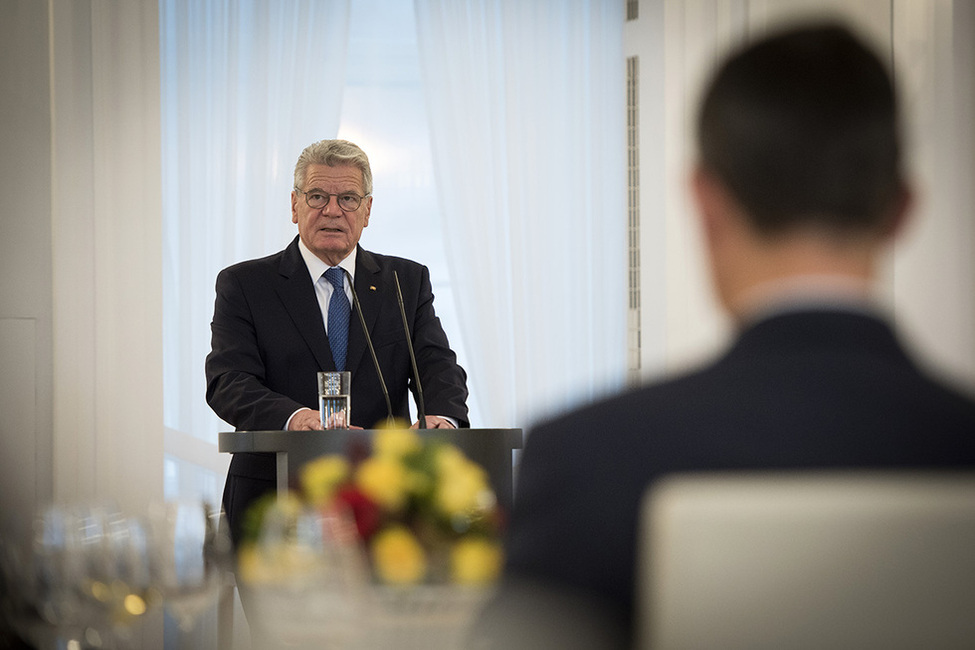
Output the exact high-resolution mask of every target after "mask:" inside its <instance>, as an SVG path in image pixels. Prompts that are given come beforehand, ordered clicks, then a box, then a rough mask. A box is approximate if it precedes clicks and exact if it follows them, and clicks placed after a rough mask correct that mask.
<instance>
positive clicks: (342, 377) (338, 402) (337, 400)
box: [318, 371, 352, 429]
mask: <svg viewBox="0 0 975 650" xmlns="http://www.w3.org/2000/svg"><path fill="white" fill-rule="evenodd" d="M351 386H352V373H351V372H348V371H344V372H320V373H318V406H319V410H320V411H321V416H322V427H323V428H325V429H348V428H349V426H350V425H351V419H350V410H349V409H350V407H351V399H350V392H351V391H350V388H351Z"/></svg>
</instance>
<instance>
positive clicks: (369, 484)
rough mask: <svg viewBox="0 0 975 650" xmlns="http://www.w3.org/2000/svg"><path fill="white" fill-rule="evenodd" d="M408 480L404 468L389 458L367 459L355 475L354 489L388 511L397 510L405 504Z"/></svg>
mask: <svg viewBox="0 0 975 650" xmlns="http://www.w3.org/2000/svg"><path fill="white" fill-rule="evenodd" d="M408 479H409V477H408V474H407V471H406V468H405V467H404V466H403V464H402V463H400V462H399V460H398V459H396V458H394V457H391V456H373V457H371V458H368V459H366V460H364V461H363V462H362V464H361V465H360V466H359V469H358V470H357V471H356V473H355V484H356V487H358V488H359V489H360V490H362V493H363V494H365V495H366V496H367V497H369V498H370V499H372V500H373V501H375V502H376V503H377V504H379V505H380V506H381V507H383V508H386V509H388V510H399V509H400V508H402V507H403V505H404V504H405V503H406V496H407V490H408V488H409V480H408Z"/></svg>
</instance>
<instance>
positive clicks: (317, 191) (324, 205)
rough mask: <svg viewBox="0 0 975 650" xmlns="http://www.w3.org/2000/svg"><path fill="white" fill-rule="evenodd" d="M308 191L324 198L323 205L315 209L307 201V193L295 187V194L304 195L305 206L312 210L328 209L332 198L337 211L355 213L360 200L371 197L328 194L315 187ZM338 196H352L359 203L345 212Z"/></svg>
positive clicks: (360, 204)
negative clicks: (337, 207)
mask: <svg viewBox="0 0 975 650" xmlns="http://www.w3.org/2000/svg"><path fill="white" fill-rule="evenodd" d="M309 191H313V192H316V193H317V194H321V195H323V196H324V197H325V203H323V204H322V205H320V206H318V207H317V208H316V207H315V206H313V205H312V204H311V201H309V200H308V192H305V191H303V190H299V189H298V188H297V187H296V188H295V192H297V193H298V194H304V195H305V205H307V206H308V207H309V208H311V209H312V210H324V209H325V208H326V207H328V204H329V203H330V202H331V201H332V197H333V196H334V197H335V205H337V206H339V210H341V211H342V212H355V211H356V210H358V209H359V208H361V207H362V200H363V199H365V198H368V197H370V196H372V195H371V194H363V195H362V196H359V195H358V194H356V193H355V192H339V193H338V194H329V193H328V192H326V191H324V190H321V189H318V188H317V187H313V188H311V190H309ZM340 196H354V197H356V198H357V199H358V200H359V203H358V204H357V205H356V206H355V207H354V208H352V209H351V210H346V209H345V208H343V207H342V205H341V204H340V203H339V197H340Z"/></svg>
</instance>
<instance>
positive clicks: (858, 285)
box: [741, 275, 883, 326]
mask: <svg viewBox="0 0 975 650" xmlns="http://www.w3.org/2000/svg"><path fill="white" fill-rule="evenodd" d="M745 305H746V307H745V309H744V310H743V312H744V317H743V318H742V323H741V324H742V326H747V325H749V324H753V323H756V322H758V321H762V320H765V319H767V318H771V317H772V316H776V315H778V314H782V313H787V312H794V311H807V310H810V309H826V310H830V311H837V310H838V311H853V312H863V313H870V314H879V313H881V312H882V311H883V307H882V305H881V300H880V299H879V298H878V296H876V295H875V294H874V292H873V290H872V288H871V286H870V285H869V283H867V282H866V281H864V280H861V279H858V278H851V277H845V276H827V275H801V276H793V277H791V278H785V279H781V280H777V281H773V282H767V283H763V284H761V285H758V286H756V287H753V288H752V289H751V290H750V291H749V293H748V295H747V297H746V298H745Z"/></svg>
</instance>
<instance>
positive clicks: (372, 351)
mask: <svg viewBox="0 0 975 650" xmlns="http://www.w3.org/2000/svg"><path fill="white" fill-rule="evenodd" d="M339 268H341V269H342V272H343V273H345V276H346V277H347V278H348V280H349V288H351V289H352V302H353V303H354V304H355V311H356V313H357V314H359V324H360V325H361V326H362V335H363V336H365V337H366V347H367V348H369V356H371V357H372V365H374V366H375V367H376V376H377V377H379V387H380V388H381V389H382V391H383V397H384V398H385V399H386V424H388V425H390V426H392V424H393V405H392V403H391V402H390V401H389V391H388V390H386V382H385V380H383V371H382V370H380V369H379V359H377V358H376V348H374V347H373V345H372V337H371V336H369V328H368V327H366V318H365V316H363V315H362V305H360V304H359V296H358V295H357V294H356V292H355V282H353V281H352V274H350V273H349V272H348V271H347V270H346V269H345V268H343V267H339ZM404 318H405V316H404ZM412 353H413V350H412V348H411V349H410V354H412Z"/></svg>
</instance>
